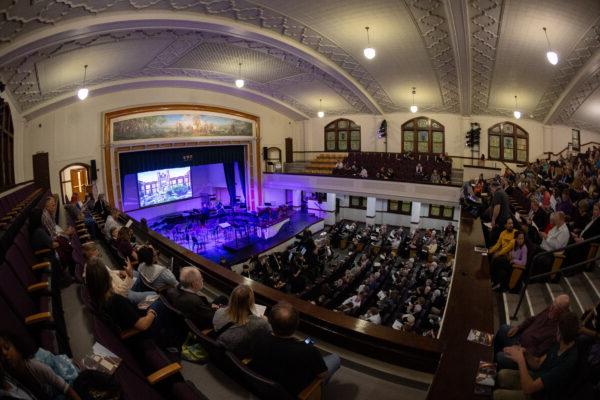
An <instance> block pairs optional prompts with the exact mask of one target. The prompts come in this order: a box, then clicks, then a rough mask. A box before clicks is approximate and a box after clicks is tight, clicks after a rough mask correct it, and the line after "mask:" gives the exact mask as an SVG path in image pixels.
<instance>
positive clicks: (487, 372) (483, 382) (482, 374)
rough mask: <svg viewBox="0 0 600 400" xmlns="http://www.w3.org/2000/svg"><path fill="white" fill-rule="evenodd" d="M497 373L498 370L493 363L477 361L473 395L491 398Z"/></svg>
mask: <svg viewBox="0 0 600 400" xmlns="http://www.w3.org/2000/svg"><path fill="white" fill-rule="evenodd" d="M497 373H498V369H497V366H496V364H495V363H493V362H488V361H479V368H477V375H476V376H475V394H479V395H488V396H491V395H492V390H493V388H494V386H495V385H496V374H497Z"/></svg>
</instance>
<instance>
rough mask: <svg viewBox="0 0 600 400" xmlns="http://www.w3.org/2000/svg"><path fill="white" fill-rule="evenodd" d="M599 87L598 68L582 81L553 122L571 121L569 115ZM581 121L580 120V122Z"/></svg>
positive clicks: (599, 70)
mask: <svg viewBox="0 0 600 400" xmlns="http://www.w3.org/2000/svg"><path fill="white" fill-rule="evenodd" d="M599 87H600V68H598V69H597V70H596V72H594V73H593V74H592V75H590V76H589V77H588V78H587V79H585V81H583V82H582V83H581V84H580V85H579V87H578V88H577V90H576V91H575V93H574V94H573V95H571V96H570V97H569V99H568V102H567V104H566V105H565V106H564V107H563V108H562V109H561V111H560V113H559V114H558V117H557V118H556V120H555V121H552V122H553V123H558V124H561V123H562V124H566V123H567V122H568V123H571V122H572V121H571V117H572V116H573V114H575V112H576V111H577V110H578V109H579V107H581V105H582V104H583V103H584V102H585V101H586V100H587V98H588V97H590V96H591V95H592V93H594V92H595V91H596V89H598V88H599ZM580 123H581V122H580Z"/></svg>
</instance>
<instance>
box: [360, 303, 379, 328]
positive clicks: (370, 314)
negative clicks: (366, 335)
mask: <svg viewBox="0 0 600 400" xmlns="http://www.w3.org/2000/svg"><path fill="white" fill-rule="evenodd" d="M360 319H364V320H365V321H369V322H370V323H372V324H375V325H381V314H379V309H378V308H377V307H371V308H369V310H368V311H367V312H366V313H365V314H363V315H361V316H360Z"/></svg>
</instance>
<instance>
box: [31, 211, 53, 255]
mask: <svg viewBox="0 0 600 400" xmlns="http://www.w3.org/2000/svg"><path fill="white" fill-rule="evenodd" d="M42 213H43V211H42V209H40V208H34V209H33V210H31V213H30V214H29V227H28V228H29V243H30V244H31V248H32V249H33V250H34V251H37V250H42V249H51V250H54V249H56V248H57V247H58V242H57V241H54V240H52V237H51V236H50V235H49V234H48V232H47V231H46V229H44V225H43V224H42Z"/></svg>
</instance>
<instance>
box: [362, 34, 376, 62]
mask: <svg viewBox="0 0 600 400" xmlns="http://www.w3.org/2000/svg"><path fill="white" fill-rule="evenodd" d="M365 30H366V31H367V47H365V49H364V50H363V54H364V55H365V58H367V59H368V60H372V59H374V58H375V54H376V52H375V49H374V48H372V47H371V41H370V38H369V27H368V26H365Z"/></svg>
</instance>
